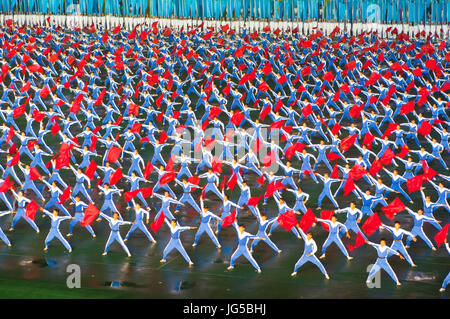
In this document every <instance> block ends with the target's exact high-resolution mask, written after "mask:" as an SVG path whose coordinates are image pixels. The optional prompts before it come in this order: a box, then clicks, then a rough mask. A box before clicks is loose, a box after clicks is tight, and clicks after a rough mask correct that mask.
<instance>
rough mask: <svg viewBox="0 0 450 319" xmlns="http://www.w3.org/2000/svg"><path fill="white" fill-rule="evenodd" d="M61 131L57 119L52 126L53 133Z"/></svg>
mask: <svg viewBox="0 0 450 319" xmlns="http://www.w3.org/2000/svg"><path fill="white" fill-rule="evenodd" d="M59 131H61V128H60V127H59V125H58V122H56V121H55V123H54V124H53V125H52V128H51V132H52V135H53V136H55V135H56V134H58V132H59Z"/></svg>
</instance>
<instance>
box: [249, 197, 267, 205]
mask: <svg viewBox="0 0 450 319" xmlns="http://www.w3.org/2000/svg"><path fill="white" fill-rule="evenodd" d="M262 196H263V195H262V194H261V195H259V196H258V197H256V196H255V197H250V198H249V199H248V202H247V206H257V205H258V203H259V201H260V200H261V198H262Z"/></svg>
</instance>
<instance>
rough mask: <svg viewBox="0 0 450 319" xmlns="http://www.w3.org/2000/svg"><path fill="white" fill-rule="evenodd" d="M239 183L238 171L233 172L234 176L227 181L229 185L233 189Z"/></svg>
mask: <svg viewBox="0 0 450 319" xmlns="http://www.w3.org/2000/svg"><path fill="white" fill-rule="evenodd" d="M236 183H237V175H236V173H234V174H233V176H231V178H230V180H229V181H228V182H227V187H228V188H229V189H230V190H231V191H233V189H234V186H236Z"/></svg>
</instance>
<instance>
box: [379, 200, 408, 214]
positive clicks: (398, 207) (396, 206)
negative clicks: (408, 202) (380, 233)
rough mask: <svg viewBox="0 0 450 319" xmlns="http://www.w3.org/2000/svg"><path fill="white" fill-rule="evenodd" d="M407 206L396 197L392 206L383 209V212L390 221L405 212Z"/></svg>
mask: <svg viewBox="0 0 450 319" xmlns="http://www.w3.org/2000/svg"><path fill="white" fill-rule="evenodd" d="M405 208H406V206H405V205H404V204H403V203H402V201H401V200H400V199H399V198H398V197H396V198H395V199H394V200H393V201H392V202H391V203H390V204H388V205H387V206H384V207H381V210H382V211H383V213H384V214H385V215H386V217H387V218H389V219H390V220H393V219H394V216H395V214H397V213H398V212H401V211H402V210H405Z"/></svg>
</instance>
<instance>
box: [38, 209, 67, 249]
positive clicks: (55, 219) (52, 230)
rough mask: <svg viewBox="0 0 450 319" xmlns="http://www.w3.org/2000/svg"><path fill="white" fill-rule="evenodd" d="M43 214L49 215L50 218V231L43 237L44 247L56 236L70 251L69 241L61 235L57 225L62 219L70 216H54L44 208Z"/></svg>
mask: <svg viewBox="0 0 450 319" xmlns="http://www.w3.org/2000/svg"><path fill="white" fill-rule="evenodd" d="M44 214H46V215H47V216H49V217H50V219H51V220H52V222H51V228H50V232H49V233H48V235H47V237H46V238H45V248H48V244H49V243H50V242H51V241H52V240H53V239H54V238H55V237H56V238H58V239H59V241H60V242H61V243H62V244H63V245H64V247H66V249H67V250H69V251H71V250H72V247H70V244H69V242H68V241H67V240H66V239H65V238H64V237H63V235H62V234H61V232H60V230H59V225H60V223H61V222H62V221H63V220H66V219H70V218H72V216H55V215H53V214H52V213H50V212H49V211H46V210H44Z"/></svg>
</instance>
